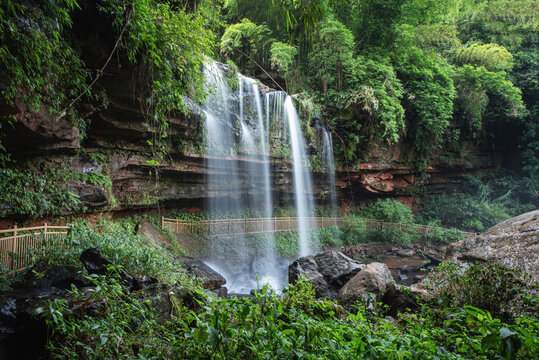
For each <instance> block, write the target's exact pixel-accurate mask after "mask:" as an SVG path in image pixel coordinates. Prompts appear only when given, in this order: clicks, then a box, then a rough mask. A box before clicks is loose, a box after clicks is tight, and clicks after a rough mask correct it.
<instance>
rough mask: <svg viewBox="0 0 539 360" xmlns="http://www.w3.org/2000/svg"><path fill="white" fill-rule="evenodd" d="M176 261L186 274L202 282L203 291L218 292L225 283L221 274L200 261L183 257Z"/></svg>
mask: <svg viewBox="0 0 539 360" xmlns="http://www.w3.org/2000/svg"><path fill="white" fill-rule="evenodd" d="M177 261H178V263H179V264H180V265H181V266H182V268H184V269H185V270H186V271H187V273H189V274H191V275H193V276H195V277H196V278H198V279H200V280H201V281H202V287H203V288H204V289H208V290H219V289H220V288H221V287H222V286H223V285H224V284H225V283H226V280H225V278H224V277H223V276H222V275H221V274H219V273H218V272H217V271H215V270H213V269H212V268H211V267H209V266H208V265H206V264H205V263H204V262H203V261H202V260H198V259H194V258H191V257H187V256H184V257H180V258H177ZM221 292H222V290H221Z"/></svg>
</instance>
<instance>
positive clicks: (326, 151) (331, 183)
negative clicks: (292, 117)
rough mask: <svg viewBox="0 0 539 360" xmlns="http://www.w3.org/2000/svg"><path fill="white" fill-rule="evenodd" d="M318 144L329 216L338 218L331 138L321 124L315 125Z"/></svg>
mask: <svg viewBox="0 0 539 360" xmlns="http://www.w3.org/2000/svg"><path fill="white" fill-rule="evenodd" d="M317 129H318V131H319V132H318V133H319V134H320V135H319V141H318V142H319V144H320V146H321V150H319V151H320V153H321V160H322V167H323V170H324V172H325V174H326V181H325V183H326V184H328V187H329V204H330V206H331V216H339V208H338V204H337V190H336V184H335V157H334V156H333V137H332V135H331V133H330V132H329V130H328V129H327V128H326V127H325V126H324V125H323V124H321V123H318V124H317Z"/></svg>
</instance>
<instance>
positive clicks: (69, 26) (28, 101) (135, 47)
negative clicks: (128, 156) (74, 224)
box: [0, 0, 220, 155]
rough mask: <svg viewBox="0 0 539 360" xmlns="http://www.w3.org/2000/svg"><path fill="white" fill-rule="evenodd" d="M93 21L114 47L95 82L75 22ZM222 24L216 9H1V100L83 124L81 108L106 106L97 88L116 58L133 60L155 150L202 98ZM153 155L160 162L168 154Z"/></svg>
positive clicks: (40, 5)
mask: <svg viewBox="0 0 539 360" xmlns="http://www.w3.org/2000/svg"><path fill="white" fill-rule="evenodd" d="M88 14H91V16H95V17H96V18H95V19H92V21H93V23H94V25H96V27H95V28H94V29H93V31H95V32H96V36H101V37H103V38H102V41H103V43H108V42H111V43H113V44H114V47H111V48H110V49H108V52H109V53H108V55H105V56H104V57H103V59H102V60H101V61H102V65H101V66H102V67H101V68H100V69H99V70H97V72H96V73H95V74H92V71H91V70H90V69H89V68H88V67H87V66H86V64H85V61H86V60H87V59H84V58H82V57H81V54H80V49H79V46H80V45H81V44H79V43H78V42H77V40H78V37H79V36H80V34H79V33H78V32H77V25H78V24H76V23H75V24H74V20H73V19H77V20H78V21H81V16H82V17H84V16H88ZM219 21H220V20H219V17H218V8H217V7H216V5H215V4H214V3H213V2H210V1H204V2H200V3H198V2H188V1H186V2H171V1H166V0H165V1H149V0H135V1H131V0H129V1H128V0H107V1H90V2H80V1H77V0H61V1H46V2H42V1H24V2H17V1H11V0H6V1H2V3H1V7H0V46H1V47H0V70H1V72H2V75H3V76H2V80H1V82H0V91H1V95H2V98H1V100H2V102H3V103H7V104H8V105H14V103H15V102H19V101H21V100H22V101H23V102H24V106H25V108H26V109H28V110H30V111H38V110H39V109H40V108H45V110H46V111H48V112H49V113H52V114H55V116H57V117H63V116H66V115H68V116H70V117H71V119H72V120H73V122H74V123H78V122H79V121H82V123H85V122H86V121H87V119H84V118H82V119H80V118H79V117H78V115H77V114H76V111H75V110H76V109H77V105H79V104H78V102H79V100H80V99H85V100H87V101H88V100H91V98H92V94H99V98H100V99H101V102H102V103H103V105H106V92H105V91H104V90H103V89H101V88H99V82H98V81H97V80H99V78H100V77H101V75H103V73H104V72H105V71H107V70H108V69H107V65H109V62H110V61H111V59H112V58H113V56H114V57H115V58H117V59H118V61H120V62H121V61H122V60H124V61H125V60H126V58H127V63H128V64H129V65H131V66H133V67H134V68H135V76H133V84H132V89H133V91H134V92H135V95H136V98H137V99H138V101H139V102H140V105H141V108H142V109H143V112H144V115H145V116H146V117H147V118H148V119H149V120H151V121H153V122H154V124H155V125H156V126H157V127H158V128H160V129H161V132H160V134H159V135H160V136H159V137H158V138H157V139H153V142H154V143H155V144H157V143H158V142H159V141H160V140H162V139H163V138H165V137H166V129H167V127H168V124H167V121H166V116H167V115H169V114H170V113H171V112H173V111H174V110H182V111H186V110H187V108H186V105H185V97H186V96H189V97H191V98H194V99H201V98H203V96H204V92H203V74H202V73H201V71H200V67H201V66H202V64H203V63H204V61H206V57H205V55H210V54H211V53H212V51H213V49H212V46H213V37H214V35H213V30H212V29H213V28H215V27H216V26H218V23H219ZM97 25H98V26H97ZM86 26H88V25H86ZM110 30H113V31H112V32H111V31H110ZM111 37H112V39H111ZM120 58H121V59H122V60H120ZM118 65H121V64H118ZM8 120H12V119H9V118H8V117H6V118H5V119H4V118H2V122H4V121H6V122H7V121H8ZM154 151H155V152H157V153H159V155H162V152H163V151H164V149H163V148H158V149H155V148H154Z"/></svg>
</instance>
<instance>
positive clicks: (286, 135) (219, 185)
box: [202, 62, 334, 293]
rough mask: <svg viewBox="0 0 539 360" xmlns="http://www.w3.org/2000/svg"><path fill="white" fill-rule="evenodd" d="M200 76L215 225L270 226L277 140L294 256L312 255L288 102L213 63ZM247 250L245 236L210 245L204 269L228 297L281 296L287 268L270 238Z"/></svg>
mask: <svg viewBox="0 0 539 360" xmlns="http://www.w3.org/2000/svg"><path fill="white" fill-rule="evenodd" d="M205 76H206V85H205V86H206V91H207V92H208V94H209V95H208V96H207V100H206V103H205V104H204V105H203V106H202V110H203V112H204V113H205V115H206V120H205V137H204V138H205V139H204V144H205V147H206V152H207V153H206V156H205V159H206V166H207V169H208V171H207V173H206V179H205V181H206V186H207V193H208V194H207V196H206V198H207V199H208V200H207V203H206V208H207V210H208V211H209V213H210V214H211V216H214V217H218V216H219V214H227V215H226V216H231V215H232V214H235V215H236V216H238V217H239V216H242V215H241V211H242V210H244V209H252V210H254V211H256V212H257V214H258V216H261V217H265V218H272V217H273V216H274V213H273V208H274V203H276V202H277V197H278V196H279V186H278V183H277V182H278V181H279V177H280V174H279V173H278V170H275V168H277V166H274V165H275V164H274V162H273V156H272V154H274V153H275V152H276V149H275V146H276V144H275V143H274V139H275V138H276V139H279V141H280V146H281V147H283V146H284V147H288V148H289V149H288V150H287V151H286V152H287V153H288V154H290V161H291V166H290V170H291V172H292V174H293V176H292V177H293V189H291V190H292V192H293V197H294V205H295V210H296V216H297V217H298V236H299V254H298V255H299V256H305V255H309V254H312V253H314V252H315V251H316V250H317V249H316V247H315V246H314V245H312V244H316V239H314V238H313V236H315V235H314V234H315V232H313V231H310V230H309V229H310V228H311V227H312V226H311V225H312V220H311V219H310V218H311V217H313V216H314V213H315V211H314V198H313V194H314V191H313V182H312V177H311V170H310V164H309V159H310V156H309V154H308V152H307V149H306V146H305V141H304V136H303V133H302V130H301V126H300V121H299V118H298V114H297V111H296V109H295V107H294V104H293V102H292V98H291V97H290V96H289V95H288V94H286V93H284V92H281V91H269V92H265V93H262V91H261V89H260V86H259V84H258V82H257V81H256V80H254V79H251V78H248V77H245V76H243V75H239V74H238V75H237V83H236V84H235V83H234V82H233V81H230V78H227V77H226V76H225V69H224V67H223V66H222V65H219V64H217V63H215V62H212V63H209V64H208V65H207V66H206V68H205ZM328 141H331V139H330V138H329V140H328ZM328 144H329V145H328V146H331V145H330V142H328ZM331 155H332V152H331ZM331 161H333V160H332V159H331ZM331 166H334V165H333V164H332V165H331ZM328 169H329V170H330V169H332V168H330V167H328ZM333 179H334V178H333ZM333 183H334V180H333ZM333 186H334V184H333ZM268 230H271V229H268ZM250 242H252V239H251V238H248V237H247V236H246V235H245V236H241V235H240V236H237V235H235V236H229V237H225V236H215V237H211V243H210V245H209V249H210V251H209V258H208V259H207V262H208V263H209V264H210V265H211V266H213V267H214V268H216V270H218V272H220V273H221V274H223V275H224V276H225V278H226V280H227V284H226V286H227V287H228V288H229V291H230V292H236V293H248V292H249V291H250V290H251V289H254V288H258V287H259V286H260V285H261V284H262V283H263V284H265V283H268V284H269V285H270V286H272V287H273V288H274V289H276V290H280V289H282V288H283V287H284V285H285V284H286V274H287V268H288V264H289V261H290V260H284V259H278V258H277V255H276V253H277V251H276V245H275V244H276V243H275V235H274V233H273V232H271V231H269V232H267V233H265V234H263V235H259V236H258V238H257V244H258V246H256V247H253V246H250Z"/></svg>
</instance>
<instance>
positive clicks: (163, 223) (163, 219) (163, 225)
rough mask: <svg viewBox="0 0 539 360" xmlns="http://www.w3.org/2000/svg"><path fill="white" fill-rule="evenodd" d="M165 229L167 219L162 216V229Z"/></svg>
mask: <svg viewBox="0 0 539 360" xmlns="http://www.w3.org/2000/svg"><path fill="white" fill-rule="evenodd" d="M164 228H165V217H164V216H161V229H164Z"/></svg>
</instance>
